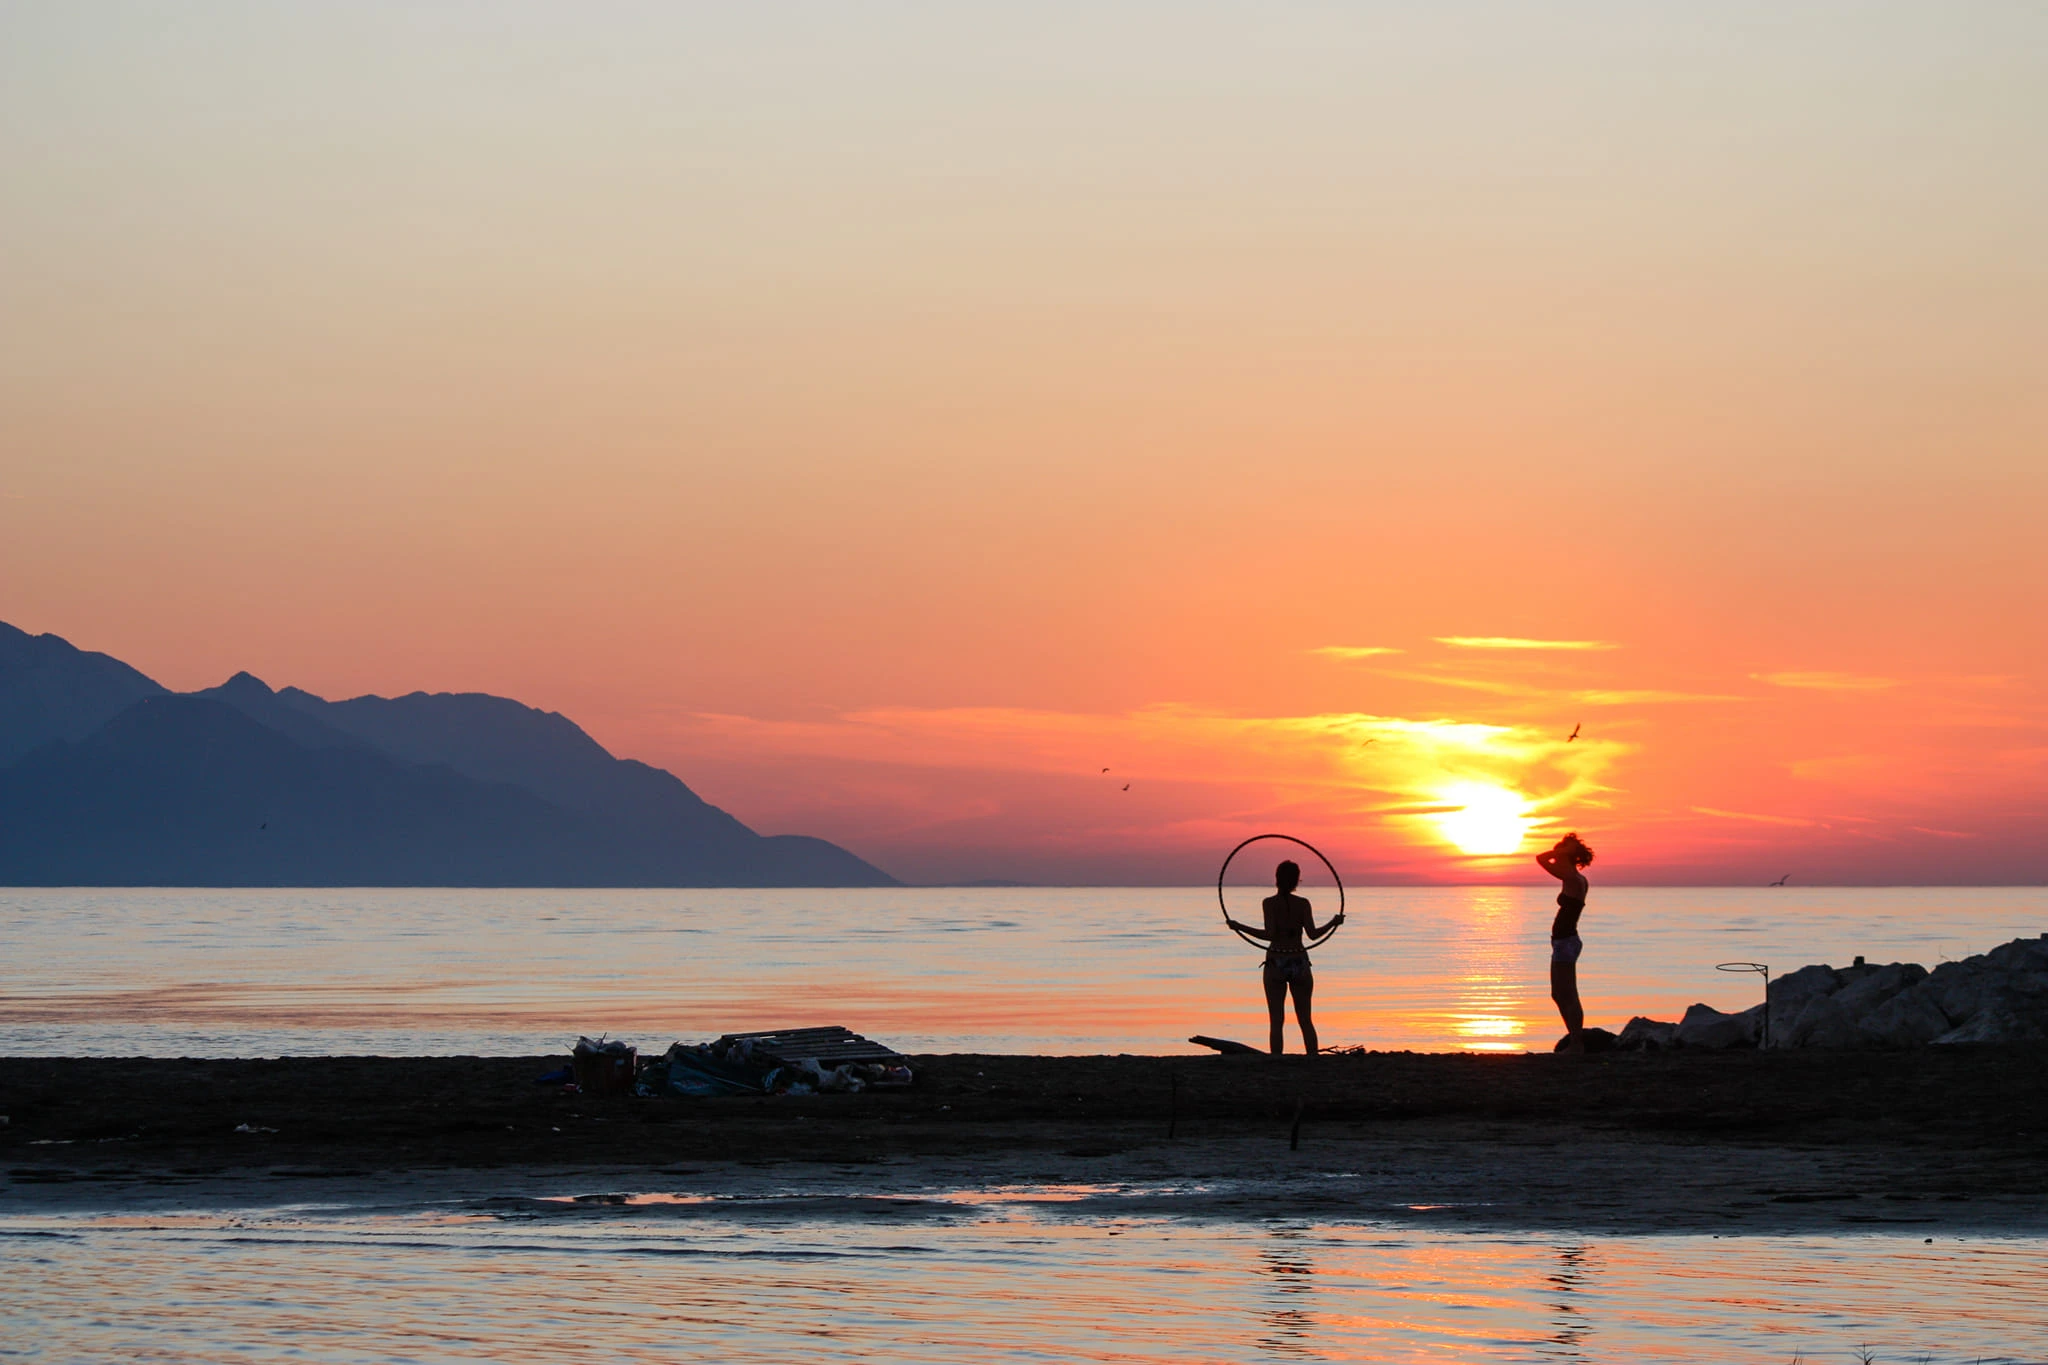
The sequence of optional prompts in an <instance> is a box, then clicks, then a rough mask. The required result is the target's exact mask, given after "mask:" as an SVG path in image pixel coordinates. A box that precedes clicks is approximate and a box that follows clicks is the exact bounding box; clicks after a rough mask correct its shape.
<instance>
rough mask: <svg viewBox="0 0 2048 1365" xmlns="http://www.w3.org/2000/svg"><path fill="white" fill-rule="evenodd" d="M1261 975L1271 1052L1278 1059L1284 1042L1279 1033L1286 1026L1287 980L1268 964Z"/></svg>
mask: <svg viewBox="0 0 2048 1365" xmlns="http://www.w3.org/2000/svg"><path fill="white" fill-rule="evenodd" d="M1263 975H1264V976H1265V980H1266V1017H1267V1018H1268V1019H1269V1020H1271V1021H1272V1024H1273V1041H1272V1045H1271V1046H1272V1052H1273V1055H1274V1056H1275V1057H1278V1056H1279V1055H1280V1046H1281V1043H1282V1042H1283V1041H1284V1040H1283V1039H1282V1037H1281V1033H1282V1031H1283V1030H1284V1029H1285V1028H1286V1025H1287V978H1286V977H1285V976H1282V975H1281V974H1280V972H1279V971H1278V970H1277V969H1276V968H1275V967H1274V966H1273V964H1272V963H1270V962H1268V963H1267V964H1266V969H1265V972H1264V973H1263Z"/></svg>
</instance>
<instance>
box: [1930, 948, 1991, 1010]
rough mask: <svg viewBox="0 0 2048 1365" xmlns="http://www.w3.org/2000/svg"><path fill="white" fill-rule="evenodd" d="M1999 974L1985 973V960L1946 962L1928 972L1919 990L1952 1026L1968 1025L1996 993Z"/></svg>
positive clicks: (1972, 959) (1971, 959) (1973, 959)
mask: <svg viewBox="0 0 2048 1365" xmlns="http://www.w3.org/2000/svg"><path fill="white" fill-rule="evenodd" d="M1996 976H1997V973H1996V972H1991V971H1987V970H1985V965H1984V959H1983V958H1975V957H1973V958H1970V959H1969V960H1968V961H1965V962H1944V963H1942V964H1941V965H1940V966H1939V967H1936V968H1935V969H1934V970H1933V972H1931V973H1929V975H1928V977H1927V980H1926V981H1924V982H1922V983H1921V984H1920V987H1919V989H1920V990H1921V991H1923V992H1925V993H1926V994H1927V995H1928V996H1929V997H1930V998H1931V999H1932V1000H1933V1001H1934V1004H1935V1005H1936V1006H1937V1007H1938V1008H1939V1009H1940V1010H1941V1012H1942V1013H1943V1014H1945V1015H1947V1016H1948V1018H1949V1022H1950V1023H1951V1024H1966V1023H1968V1022H1969V1021H1970V1020H1971V1019H1972V1018H1974V1017H1975V1016H1976V1014H1977V1012H1978V1011H1979V1010H1981V1009H1983V1008H1984V1006H1985V1005H1986V1004H1987V1003H1989V1001H1990V998H1991V997H1992V996H1993V995H1995V994H1996V993H1997V988H1996V979H1995V978H1996Z"/></svg>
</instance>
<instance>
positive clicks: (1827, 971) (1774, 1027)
mask: <svg viewBox="0 0 2048 1365" xmlns="http://www.w3.org/2000/svg"><path fill="white" fill-rule="evenodd" d="M1841 988H1842V978H1841V977H1840V976H1839V975H1837V974H1836V972H1835V969H1834V968H1833V967H1830V966H1827V965H1826V964H1825V963H1823V964H1821V965H1819V966H1814V967H1801V968H1800V969H1799V970H1798V971H1796V972H1787V973H1785V975H1783V976H1781V977H1779V978H1778V979H1777V980H1776V981H1773V982H1771V984H1770V986H1769V987H1768V988H1767V989H1766V990H1765V992H1764V994H1765V996H1766V997H1767V998H1768V999H1769V1000H1770V1003H1771V1029H1770V1033H1771V1046H1772V1047H1788V1046H1790V1044H1789V1043H1788V1042H1787V1041H1786V1040H1787V1039H1789V1038H1790V1037H1791V1036H1792V1025H1793V1024H1794V1023H1795V1022H1797V1020H1798V1018H1799V1015H1800V1013H1801V1012H1802V1011H1804V1010H1805V1009H1806V1007H1807V1006H1808V1005H1810V1004H1812V1003H1813V1002H1814V1001H1815V1000H1819V999H1821V998H1823V997H1825V996H1830V995H1833V994H1834V993H1835V992H1836V991H1838V990H1840V989H1841Z"/></svg>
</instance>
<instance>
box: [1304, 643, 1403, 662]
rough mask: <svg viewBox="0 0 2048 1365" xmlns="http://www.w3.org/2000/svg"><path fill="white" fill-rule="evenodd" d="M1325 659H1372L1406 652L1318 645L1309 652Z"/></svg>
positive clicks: (1379, 648) (1373, 647)
mask: <svg viewBox="0 0 2048 1365" xmlns="http://www.w3.org/2000/svg"><path fill="white" fill-rule="evenodd" d="M1309 653H1311V654H1320V655H1322V656H1323V657H1324V658H1326V659H1372V658H1377V657H1378V656H1379V655H1382V654H1405V653H1407V651H1406V650H1402V649H1395V648H1394V647H1393V646H1392V645H1320V646H1318V647H1317V648H1315V649H1311V650H1310V651H1309Z"/></svg>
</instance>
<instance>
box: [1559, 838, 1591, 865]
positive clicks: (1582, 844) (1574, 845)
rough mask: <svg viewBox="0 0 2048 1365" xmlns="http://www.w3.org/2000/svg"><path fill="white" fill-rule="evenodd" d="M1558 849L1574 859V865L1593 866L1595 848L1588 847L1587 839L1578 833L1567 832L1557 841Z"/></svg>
mask: <svg viewBox="0 0 2048 1365" xmlns="http://www.w3.org/2000/svg"><path fill="white" fill-rule="evenodd" d="M1557 851H1558V852H1559V853H1562V854H1564V856H1565V857H1567V858H1570V859H1571V860H1572V866H1574V867H1591V866H1592V865H1593V850H1592V849H1590V848H1588V847H1586V841H1585V840H1584V839H1581V838H1580V837H1579V836H1578V835H1577V834H1567V835H1565V836H1564V838H1562V839H1559V840H1558V841H1557Z"/></svg>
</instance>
